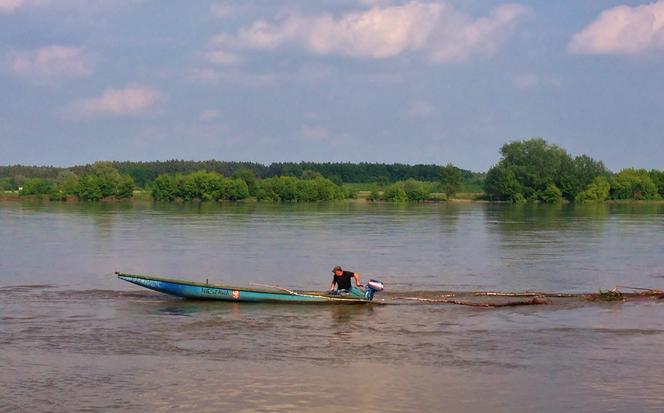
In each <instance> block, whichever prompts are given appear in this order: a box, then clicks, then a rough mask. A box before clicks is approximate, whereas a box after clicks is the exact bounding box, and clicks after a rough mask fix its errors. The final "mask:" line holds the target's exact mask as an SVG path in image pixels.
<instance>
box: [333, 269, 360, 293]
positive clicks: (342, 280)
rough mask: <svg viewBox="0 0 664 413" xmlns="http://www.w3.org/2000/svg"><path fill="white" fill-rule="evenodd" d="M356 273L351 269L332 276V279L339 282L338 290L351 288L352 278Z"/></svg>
mask: <svg viewBox="0 0 664 413" xmlns="http://www.w3.org/2000/svg"><path fill="white" fill-rule="evenodd" d="M354 274H355V273H354V272H351V271H344V272H343V274H341V275H340V276H338V277H337V275H336V274H334V275H333V276H332V281H333V282H335V283H337V290H350V287H351V285H350V279H351V278H353V275H354Z"/></svg>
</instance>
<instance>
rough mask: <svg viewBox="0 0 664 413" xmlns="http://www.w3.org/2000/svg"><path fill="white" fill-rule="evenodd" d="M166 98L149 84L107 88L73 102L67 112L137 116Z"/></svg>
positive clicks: (80, 114) (76, 114) (75, 114)
mask: <svg viewBox="0 0 664 413" xmlns="http://www.w3.org/2000/svg"><path fill="white" fill-rule="evenodd" d="M163 99H164V95H163V94H162V93H161V92H160V91H159V90H157V89H154V88H152V87H149V86H141V85H130V86H127V87H126V88H124V89H107V90H105V91H104V92H103V93H102V94H101V95H100V96H98V97H94V98H90V99H84V100H81V101H78V102H75V103H73V104H71V105H70V106H69V107H67V108H66V113H67V114H68V115H70V116H73V117H86V116H137V115H141V114H143V113H145V112H146V111H148V110H149V109H150V108H152V107H153V106H154V105H155V104H157V103H159V102H160V101H162V100H163Z"/></svg>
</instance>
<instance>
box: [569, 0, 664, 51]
mask: <svg viewBox="0 0 664 413" xmlns="http://www.w3.org/2000/svg"><path fill="white" fill-rule="evenodd" d="M569 50H570V51H571V52H573V53H579V54H618V55H619V54H636V53H641V52H645V51H648V50H664V0H659V1H657V2H655V3H650V4H646V5H642V6H635V7H629V6H618V7H614V8H611V9H608V10H604V11H603V12H602V13H601V14H600V15H599V17H598V18H597V19H596V20H595V21H593V22H592V23H591V24H590V25H588V26H587V27H586V28H584V29H583V30H582V31H580V32H579V33H576V34H575V35H574V37H573V38H572V40H571V41H570V43H569Z"/></svg>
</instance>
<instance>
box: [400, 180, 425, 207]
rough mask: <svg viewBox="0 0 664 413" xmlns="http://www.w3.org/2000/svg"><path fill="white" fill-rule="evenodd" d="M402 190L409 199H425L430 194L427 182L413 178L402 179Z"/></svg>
mask: <svg viewBox="0 0 664 413" xmlns="http://www.w3.org/2000/svg"><path fill="white" fill-rule="evenodd" d="M403 190H404V192H406V196H407V197H408V200H409V201H425V200H426V199H428V198H429V195H431V188H430V187H429V186H428V185H427V184H425V183H424V182H420V181H416V180H415V179H413V178H411V179H408V180H406V181H403Z"/></svg>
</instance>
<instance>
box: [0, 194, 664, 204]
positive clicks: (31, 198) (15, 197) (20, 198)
mask: <svg viewBox="0 0 664 413" xmlns="http://www.w3.org/2000/svg"><path fill="white" fill-rule="evenodd" d="M434 195H438V194H434ZM440 195H442V194H440ZM461 195H464V197H461V198H450V199H443V198H442V197H440V198H437V197H434V198H433V199H428V200H426V201H406V202H394V201H385V200H376V201H372V200H368V199H367V198H366V196H362V194H360V196H358V197H357V198H354V199H353V198H347V199H341V200H332V201H310V202H302V201H300V202H296V201H258V200H256V198H255V197H250V198H246V199H242V200H238V201H227V200H225V201H202V200H190V201H184V200H174V201H155V200H153V199H152V197H151V196H150V195H149V193H147V192H145V191H136V192H135V194H134V196H133V197H132V198H128V199H117V198H115V197H107V198H103V199H100V200H99V201H81V200H79V199H78V198H77V197H76V196H69V197H67V199H65V200H51V199H49V198H48V196H45V195H19V194H18V193H17V192H12V191H6V192H5V193H1V194H0V201H1V202H29V203H32V202H40V203H41V202H44V203H53V204H138V203H158V204H196V203H204V204H237V205H242V204H269V205H292V204H321V203H342V202H345V203H349V204H352V203H365V204H385V205H418V204H446V203H449V204H509V205H521V206H527V205H540V204H545V203H542V202H525V203H521V204H515V203H513V202H510V201H491V200H487V199H481V198H480V197H479V196H478V197H477V198H468V197H466V195H467V194H463V193H462V194H461ZM476 195H479V194H476ZM569 204H575V203H573V202H561V203H558V204H545V205H569ZM604 204H621V205H627V204H651V205H657V204H664V199H658V200H636V199H607V200H605V201H597V202H581V203H576V205H584V206H590V205H604Z"/></svg>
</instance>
